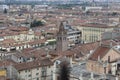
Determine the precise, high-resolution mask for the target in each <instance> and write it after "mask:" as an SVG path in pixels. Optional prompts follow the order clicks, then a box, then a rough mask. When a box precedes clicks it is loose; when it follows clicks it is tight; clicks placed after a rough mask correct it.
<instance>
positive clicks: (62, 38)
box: [56, 21, 68, 53]
mask: <svg viewBox="0 0 120 80" xmlns="http://www.w3.org/2000/svg"><path fill="white" fill-rule="evenodd" d="M65 25H66V22H65V21H62V22H61V23H60V26H59V31H58V33H57V37H56V38H57V39H56V40H57V44H56V50H57V52H58V53H59V52H61V51H66V50H67V49H68V40H67V31H66V30H65Z"/></svg>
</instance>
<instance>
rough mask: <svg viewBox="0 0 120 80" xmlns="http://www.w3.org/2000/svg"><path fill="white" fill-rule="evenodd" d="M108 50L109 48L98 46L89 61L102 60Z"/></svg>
mask: <svg viewBox="0 0 120 80" xmlns="http://www.w3.org/2000/svg"><path fill="white" fill-rule="evenodd" d="M110 49H111V48H110V47H105V46H99V47H98V48H97V49H96V50H95V51H94V53H93V54H92V55H91V56H90V58H89V59H90V60H95V61H96V60H98V58H100V59H102V58H103V57H104V56H105V55H106V53H107V52H108V51H109V50H110Z"/></svg>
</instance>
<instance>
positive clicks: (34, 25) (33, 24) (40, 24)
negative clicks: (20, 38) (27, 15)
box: [30, 20, 44, 27]
mask: <svg viewBox="0 0 120 80" xmlns="http://www.w3.org/2000/svg"><path fill="white" fill-rule="evenodd" d="M38 26H44V23H43V22H42V21H36V20H34V21H33V22H32V23H31V24H30V27H38Z"/></svg>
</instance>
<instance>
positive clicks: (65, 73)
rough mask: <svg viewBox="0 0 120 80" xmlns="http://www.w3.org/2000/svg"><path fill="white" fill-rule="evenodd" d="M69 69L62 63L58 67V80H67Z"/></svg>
mask: <svg viewBox="0 0 120 80" xmlns="http://www.w3.org/2000/svg"><path fill="white" fill-rule="evenodd" d="M69 78H70V67H69V65H68V63H67V62H63V63H62V64H61V67H60V80H69Z"/></svg>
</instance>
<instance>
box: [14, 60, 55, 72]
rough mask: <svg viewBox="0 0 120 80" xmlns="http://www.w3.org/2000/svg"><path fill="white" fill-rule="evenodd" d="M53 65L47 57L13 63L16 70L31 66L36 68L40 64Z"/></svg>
mask: <svg viewBox="0 0 120 80" xmlns="http://www.w3.org/2000/svg"><path fill="white" fill-rule="evenodd" d="M51 65H53V62H52V61H50V60H49V59H43V60H35V61H32V62H26V63H19V64H16V65H13V66H14V67H15V68H16V69H17V70H18V71H22V70H28V69H33V68H38V67H42V66H51Z"/></svg>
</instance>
